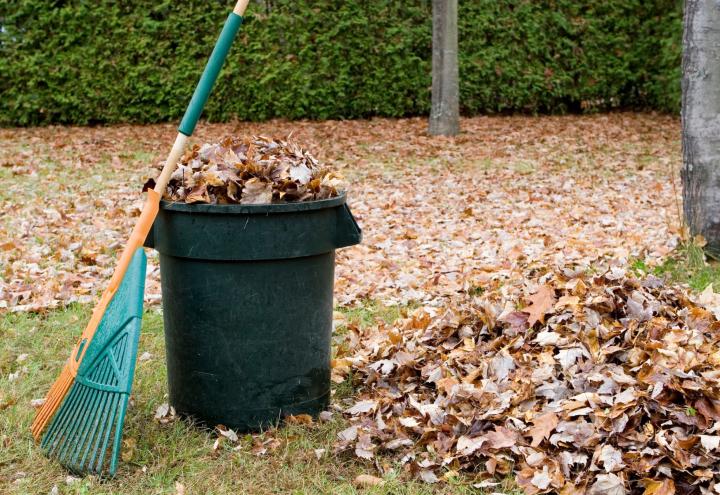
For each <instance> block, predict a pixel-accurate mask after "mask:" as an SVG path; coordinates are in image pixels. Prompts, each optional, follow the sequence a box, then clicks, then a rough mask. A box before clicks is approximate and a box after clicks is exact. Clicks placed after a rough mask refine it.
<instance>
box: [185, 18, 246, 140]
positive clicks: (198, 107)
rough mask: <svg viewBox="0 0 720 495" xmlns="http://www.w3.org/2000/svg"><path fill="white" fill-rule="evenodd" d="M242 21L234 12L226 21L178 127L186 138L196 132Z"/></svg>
mask: <svg viewBox="0 0 720 495" xmlns="http://www.w3.org/2000/svg"><path fill="white" fill-rule="evenodd" d="M242 21H243V18H242V17H241V16H239V15H237V14H236V13H234V12H233V13H231V14H230V15H229V16H228V18H227V21H225V26H224V27H223V30H222V32H221V33H220V37H219V38H218V40H217V43H215V48H214V49H213V52H212V54H211V55H210V59H209V60H208V62H207V65H206V66H205V71H203V75H202V77H201V78H200V82H198V85H197V88H195V93H194V94H193V97H192V99H191V100H190V104H189V105H188V107H187V110H185V116H184V117H183V119H182V122H180V127H178V131H179V132H181V133H183V134H185V135H186V136H191V135H192V133H193V131H194V130H195V126H196V125H197V122H198V119H200V114H201V113H202V111H203V107H205V103H206V102H207V100H208V97H209V96H210V91H212V87H213V85H214V84H215V80H216V79H217V76H218V74H219V73H220V69H221V68H222V66H223V63H224V62H225V57H227V54H228V52H229V51H230V46H232V42H233V39H235V35H236V34H237V32H238V31H239V30H240V25H241V24H242Z"/></svg>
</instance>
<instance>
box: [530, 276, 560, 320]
mask: <svg viewBox="0 0 720 495" xmlns="http://www.w3.org/2000/svg"><path fill="white" fill-rule="evenodd" d="M528 301H530V303H531V304H530V305H529V306H527V307H526V308H525V309H523V313H527V314H528V326H530V327H532V326H533V325H534V324H535V323H536V322H538V321H539V322H541V323H543V322H544V321H545V314H547V313H548V312H549V311H550V310H551V309H552V308H553V306H554V305H555V302H556V299H555V289H553V287H551V286H550V285H547V284H544V285H541V286H540V288H538V290H537V292H536V293H535V294H533V295H532V296H530V297H528Z"/></svg>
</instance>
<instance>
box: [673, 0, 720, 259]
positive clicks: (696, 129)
mask: <svg viewBox="0 0 720 495" xmlns="http://www.w3.org/2000/svg"><path fill="white" fill-rule="evenodd" d="M684 29H685V31H684V36H683V77H682V145H683V169H682V180H683V204H684V206H683V210H684V216H685V221H686V222H687V225H688V227H689V229H690V233H691V234H692V235H696V234H701V235H702V236H703V237H705V239H706V241H707V247H706V250H707V252H708V254H711V255H713V256H716V257H717V256H718V255H720V3H718V2H717V1H716V0H686V2H685V24H684Z"/></svg>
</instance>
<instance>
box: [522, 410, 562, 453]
mask: <svg viewBox="0 0 720 495" xmlns="http://www.w3.org/2000/svg"><path fill="white" fill-rule="evenodd" d="M532 422H533V426H532V428H530V429H529V430H528V435H530V436H531V437H532V442H531V443H530V445H531V446H532V447H537V446H538V445H540V443H541V442H542V441H543V440H545V439H547V438H549V437H550V434H551V433H552V432H553V430H554V429H555V427H556V426H557V425H558V417H557V414H555V413H553V412H549V413H546V414H543V415H542V416H539V417H536V418H533V419H532Z"/></svg>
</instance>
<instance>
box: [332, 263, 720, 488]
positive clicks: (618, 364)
mask: <svg viewBox="0 0 720 495" xmlns="http://www.w3.org/2000/svg"><path fill="white" fill-rule="evenodd" d="M522 284H524V285H519V286H515V287H509V286H507V285H501V284H498V287H497V290H489V291H488V292H487V293H485V294H482V295H480V296H470V295H468V296H466V297H464V298H462V299H459V300H456V301H455V302H454V303H452V304H451V305H450V306H449V307H446V308H443V309H442V310H436V313H435V314H433V313H432V312H433V309H432V308H424V309H423V308H421V309H417V310H415V311H414V312H412V313H409V314H408V317H407V318H404V319H402V320H400V322H399V323H396V324H394V325H392V326H385V325H384V324H382V323H378V325H377V326H375V327H371V328H368V329H365V330H360V329H358V328H350V336H349V340H350V342H349V343H348V344H347V345H346V347H345V350H344V351H343V350H342V349H341V352H340V356H339V357H338V359H336V360H335V361H334V363H333V366H334V370H333V378H334V380H335V381H341V380H343V379H346V377H347V376H349V375H350V372H351V371H352V375H353V376H354V377H355V379H356V380H360V381H361V382H362V385H363V392H362V394H361V396H360V398H359V400H358V401H357V402H356V403H355V404H354V405H352V407H349V408H348V409H347V410H346V411H345V414H346V415H347V416H348V417H349V418H350V419H351V421H352V425H351V426H350V427H349V428H348V429H346V430H344V431H343V432H341V433H340V434H339V437H340V438H339V441H338V446H337V447H338V450H339V451H342V450H346V449H348V450H350V449H351V450H352V451H354V453H355V455H357V456H359V457H361V458H366V459H372V458H373V457H374V456H375V454H376V453H379V452H384V453H394V455H396V456H397V457H396V458H397V459H399V460H400V461H401V462H402V463H403V465H404V466H405V469H407V470H408V471H409V472H410V473H412V474H414V475H416V476H417V477H419V478H421V479H423V480H425V481H427V482H434V481H438V479H439V477H445V478H448V477H452V476H453V475H456V474H457V473H458V472H461V471H462V472H466V473H471V475H473V476H476V477H477V481H476V486H478V487H484V488H489V487H492V486H494V485H495V484H497V483H496V482H495V481H494V480H495V479H498V478H502V477H503V476H505V475H508V474H510V473H514V476H515V479H516V482H517V484H518V485H519V486H520V487H521V488H522V489H523V490H524V491H525V493H528V494H537V493H560V494H563V495H570V494H585V495H600V494H611V495H620V494H630V493H632V494H646V495H661V494H662V495H670V494H674V493H678V494H680V493H681V494H694V493H697V494H701V493H702V494H710V493H720V462H719V460H720V433H719V430H720V381H718V380H719V378H720V346H718V341H719V340H720V323H718V320H717V319H716V318H715V316H713V314H712V313H711V312H710V311H708V310H707V309H705V308H703V307H701V306H700V305H699V304H696V303H694V302H693V301H691V300H690V299H689V298H688V296H687V295H686V293H685V292H684V291H683V290H682V289H680V288H677V287H673V286H669V285H666V284H665V283H664V282H663V281H662V280H660V279H658V278H655V277H652V276H651V277H648V278H645V279H644V280H638V279H636V278H633V277H632V276H630V275H629V274H627V273H626V272H625V270H623V269H621V268H618V267H615V268H611V269H608V270H607V271H606V272H605V273H604V274H602V275H587V274H585V273H582V272H573V271H571V270H556V271H548V272H547V273H546V274H545V275H542V276H538V275H537V274H536V276H535V277H534V279H533V281H527V282H523V283H522ZM378 465H379V464H378Z"/></svg>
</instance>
